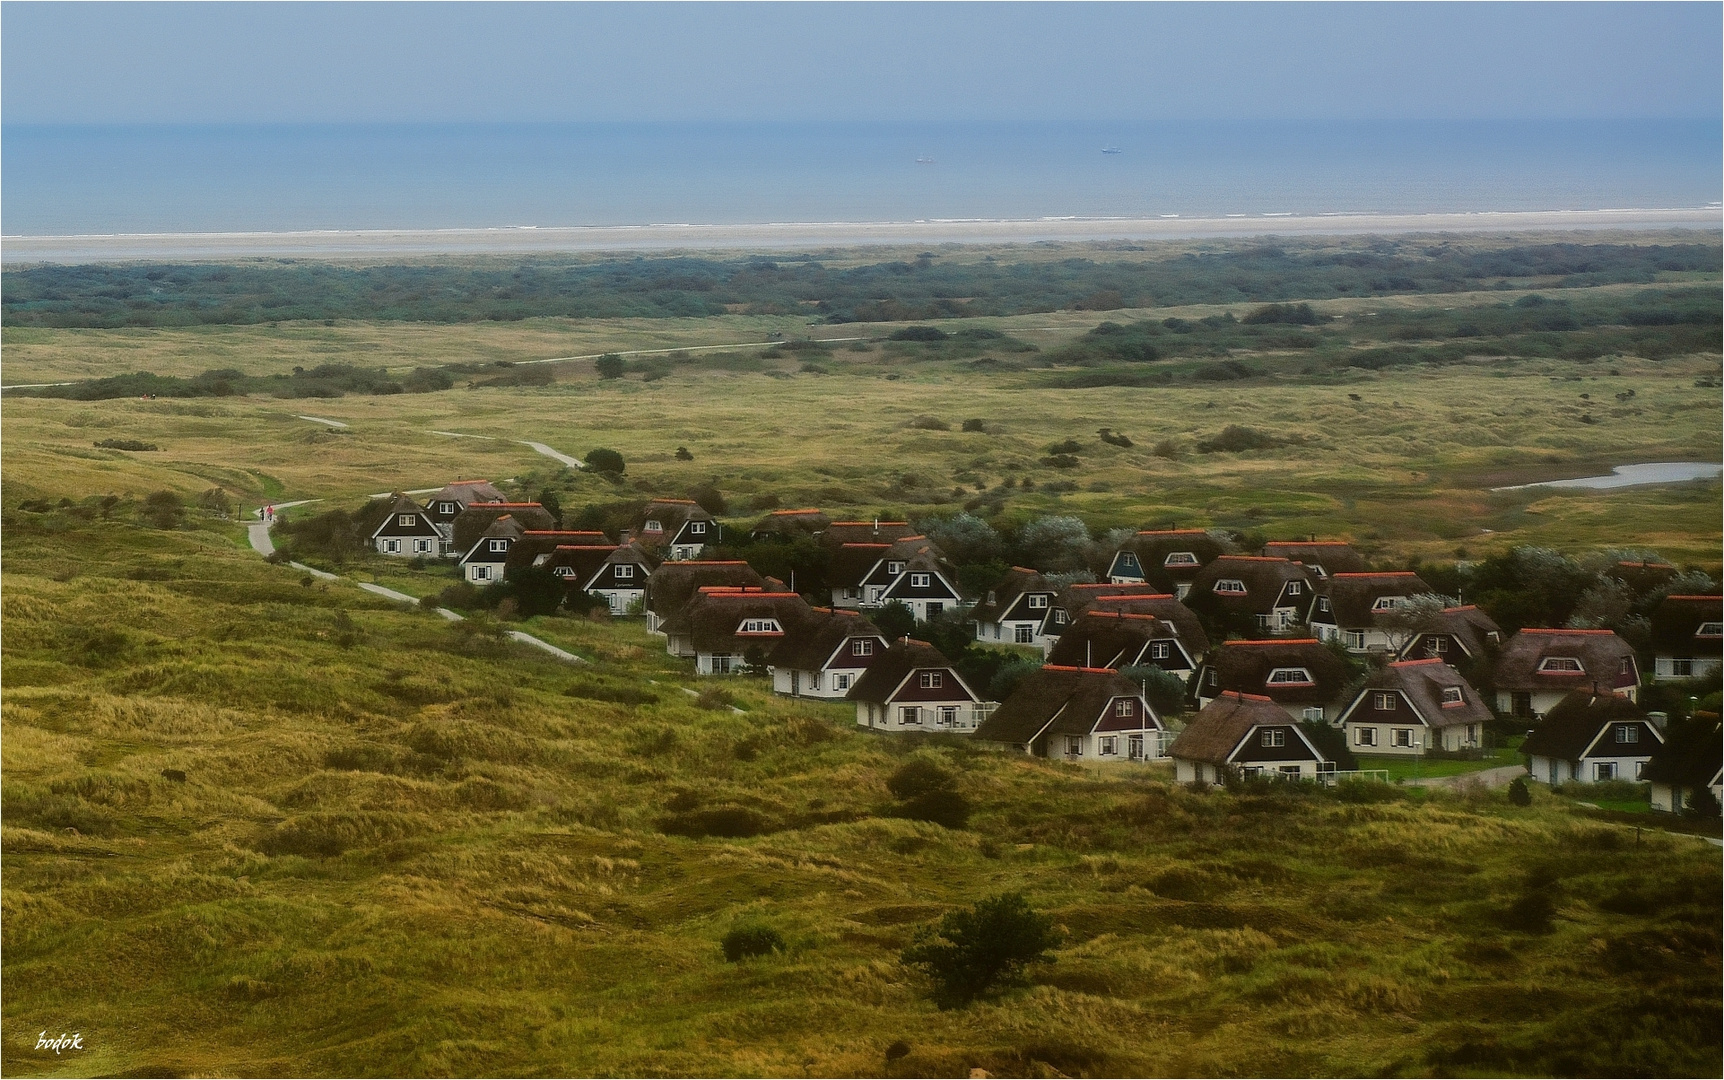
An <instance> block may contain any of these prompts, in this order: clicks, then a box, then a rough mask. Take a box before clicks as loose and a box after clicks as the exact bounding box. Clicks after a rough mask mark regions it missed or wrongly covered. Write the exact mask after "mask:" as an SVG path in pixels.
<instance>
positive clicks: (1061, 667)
mask: <svg viewBox="0 0 1724 1080" xmlns="http://www.w3.org/2000/svg"><path fill="white" fill-rule="evenodd" d="M1042 670H1043V671H1088V672H1094V673H1097V674H1105V675H1117V674H1119V672H1118V671H1117V670H1116V669H1114V668H1110V667H1076V666H1074V665H1072V664H1043V665H1042Z"/></svg>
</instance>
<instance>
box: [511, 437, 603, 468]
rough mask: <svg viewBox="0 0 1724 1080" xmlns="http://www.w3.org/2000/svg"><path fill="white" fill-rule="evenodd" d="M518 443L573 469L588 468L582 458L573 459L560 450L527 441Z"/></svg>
mask: <svg viewBox="0 0 1724 1080" xmlns="http://www.w3.org/2000/svg"><path fill="white" fill-rule="evenodd" d="M517 441H518V442H520V444H521V445H522V446H530V447H532V448H533V449H534V450H537V451H538V452H539V453H541V454H543V455H545V456H546V457H548V458H555V459H556V460H558V461H560V462H562V463H563V464H564V465H567V466H568V467H569V468H571V469H584V468H586V467H587V463H586V462H584V461H582V460H581V459H580V458H572V457H570V456H569V455H567V454H565V453H563V452H561V451H559V450H552V449H551V448H550V447H548V446H546V445H545V444H544V443H542V442H529V441H528V440H526V439H520V440H517Z"/></svg>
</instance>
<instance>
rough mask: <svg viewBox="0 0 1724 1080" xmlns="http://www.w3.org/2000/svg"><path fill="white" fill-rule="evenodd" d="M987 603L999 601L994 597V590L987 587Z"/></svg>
mask: <svg viewBox="0 0 1724 1080" xmlns="http://www.w3.org/2000/svg"><path fill="white" fill-rule="evenodd" d="M988 603H989V604H997V603H999V601H998V600H996V599H994V590H992V589H989V590H988Z"/></svg>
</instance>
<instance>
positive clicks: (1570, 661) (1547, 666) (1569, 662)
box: [1538, 656, 1586, 673]
mask: <svg viewBox="0 0 1724 1080" xmlns="http://www.w3.org/2000/svg"><path fill="white" fill-rule="evenodd" d="M1538 669H1539V670H1540V671H1551V672H1559V673H1560V672H1569V671H1585V670H1586V669H1585V668H1584V667H1581V666H1580V661H1579V660H1576V659H1575V658H1574V657H1572V656H1547V657H1545V658H1544V659H1543V660H1541V661H1539V665H1538Z"/></svg>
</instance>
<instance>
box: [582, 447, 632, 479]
mask: <svg viewBox="0 0 1724 1080" xmlns="http://www.w3.org/2000/svg"><path fill="white" fill-rule="evenodd" d="M586 462H587V468H589V469H591V470H593V471H594V472H597V473H603V474H605V475H607V476H621V475H622V474H623V472H624V470H625V468H626V466H625V465H624V463H623V456H622V455H621V454H619V453H617V452H616V451H615V450H607V449H605V448H604V447H600V448H598V449H596V450H588V451H587V457H586Z"/></svg>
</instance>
